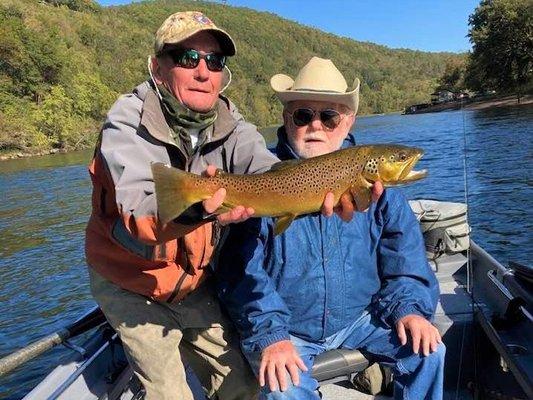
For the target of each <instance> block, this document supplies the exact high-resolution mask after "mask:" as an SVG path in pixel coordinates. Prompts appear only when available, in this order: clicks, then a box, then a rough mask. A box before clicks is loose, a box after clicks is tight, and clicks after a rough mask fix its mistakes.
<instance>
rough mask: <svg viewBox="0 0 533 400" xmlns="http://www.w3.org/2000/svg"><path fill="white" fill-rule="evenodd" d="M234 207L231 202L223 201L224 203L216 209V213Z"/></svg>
mask: <svg viewBox="0 0 533 400" xmlns="http://www.w3.org/2000/svg"><path fill="white" fill-rule="evenodd" d="M233 208H234V207H232V206H231V205H230V204H226V203H222V205H221V206H220V207H218V208H217V209H216V211H215V214H217V215H219V214H222V213H225V212H228V211H231V210H233Z"/></svg>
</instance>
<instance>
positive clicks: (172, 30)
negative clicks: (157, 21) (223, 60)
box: [154, 11, 235, 56]
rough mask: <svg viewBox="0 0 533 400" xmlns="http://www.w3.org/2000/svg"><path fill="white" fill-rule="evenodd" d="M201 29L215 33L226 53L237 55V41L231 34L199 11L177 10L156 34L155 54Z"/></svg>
mask: <svg viewBox="0 0 533 400" xmlns="http://www.w3.org/2000/svg"><path fill="white" fill-rule="evenodd" d="M200 31H208V32H210V33H211V34H213V36H214V37H215V38H216V39H217V40H218V42H219V43H220V47H222V51H223V52H224V54H225V55H227V56H233V55H235V43H234V42H233V39H232V38H231V36H230V35H229V34H228V33H227V32H225V31H223V30H222V29H220V28H217V26H216V25H215V24H214V23H213V21H211V20H210V19H209V18H207V17H206V16H205V15H204V14H202V13H201V12H199V11H183V12H177V13H175V14H172V15H171V16H170V17H168V18H167V19H166V20H165V22H163V24H162V25H161V26H160V27H159V29H158V30H157V32H156V34H155V43H154V51H155V54H156V55H158V54H160V53H161V50H163V47H164V46H165V44H175V43H179V42H181V41H183V40H185V39H187V38H189V37H191V36H192V35H194V34H196V33H198V32H200Z"/></svg>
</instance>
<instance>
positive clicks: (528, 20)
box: [437, 0, 533, 101]
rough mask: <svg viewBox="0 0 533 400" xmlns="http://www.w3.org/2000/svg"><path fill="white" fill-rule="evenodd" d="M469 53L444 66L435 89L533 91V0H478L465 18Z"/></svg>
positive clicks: (520, 93)
mask: <svg viewBox="0 0 533 400" xmlns="http://www.w3.org/2000/svg"><path fill="white" fill-rule="evenodd" d="M468 24H469V26H470V29H469V32H468V37H469V39H470V42H471V43H472V47H473V48H472V51H471V52H469V54H468V55H467V57H465V58H463V59H459V58H456V59H453V60H449V61H448V62H447V63H446V67H445V71H444V74H443V75H442V76H441V77H440V79H439V85H438V87H437V89H447V90H451V91H453V92H462V91H465V90H470V91H474V92H481V93H486V92H489V91H496V92H498V93H500V94H516V95H517V97H518V101H520V98H521V96H522V95H523V94H524V93H532V92H533V1H523V0H482V1H481V2H480V4H479V6H478V7H477V8H476V9H475V11H474V13H473V14H472V15H470V17H469V19H468Z"/></svg>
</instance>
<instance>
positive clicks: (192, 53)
mask: <svg viewBox="0 0 533 400" xmlns="http://www.w3.org/2000/svg"><path fill="white" fill-rule="evenodd" d="M165 54H168V55H169V56H170V58H171V59H172V61H173V62H174V64H176V65H178V66H179V67H182V68H187V69H193V68H196V67H197V66H198V64H200V60H201V59H202V58H203V59H204V60H205V64H206V65H207V69H208V70H209V71H213V72H220V71H222V70H223V69H224V66H225V65H226V56H225V55H223V54H219V53H205V54H201V53H200V52H199V51H197V50H194V49H185V50H183V49H172V50H168V51H166V52H165Z"/></svg>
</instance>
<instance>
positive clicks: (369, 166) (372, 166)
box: [365, 158, 378, 174]
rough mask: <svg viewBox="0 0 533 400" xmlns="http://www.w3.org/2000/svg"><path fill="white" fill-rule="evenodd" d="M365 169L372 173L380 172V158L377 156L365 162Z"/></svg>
mask: <svg viewBox="0 0 533 400" xmlns="http://www.w3.org/2000/svg"><path fill="white" fill-rule="evenodd" d="M365 171H367V172H369V173H371V174H377V173H378V160H377V159H375V158H371V159H370V160H368V161H367V162H366V164H365Z"/></svg>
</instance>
